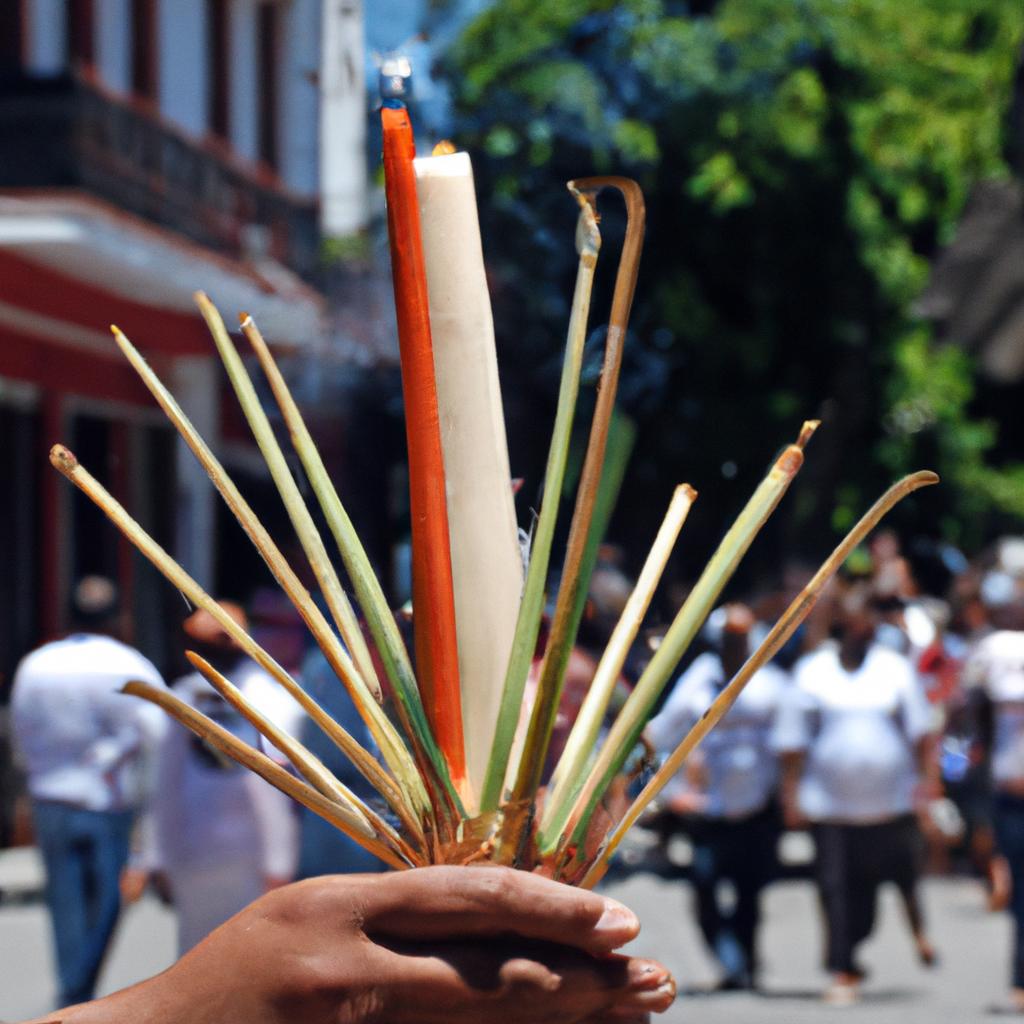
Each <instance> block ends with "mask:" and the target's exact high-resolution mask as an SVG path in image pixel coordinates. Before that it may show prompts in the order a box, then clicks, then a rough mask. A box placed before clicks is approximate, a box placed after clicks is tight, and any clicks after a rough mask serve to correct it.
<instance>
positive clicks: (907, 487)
mask: <svg viewBox="0 0 1024 1024" xmlns="http://www.w3.org/2000/svg"><path fill="white" fill-rule="evenodd" d="M938 482H939V478H938V476H936V475H935V474H934V473H932V472H929V471H927V470H924V471H922V472H918V473H913V474H911V475H910V476H906V477H904V478H903V479H902V480H900V481H899V482H898V483H896V484H894V485H893V486H892V487H890V488H889V489H888V490H887V491H886V492H885V494H883V495H882V497H881V498H879V499H878V501H876V502H875V503H874V505H872V506H871V508H870V509H869V510H868V511H867V512H866V513H865V514H864V515H863V516H862V517H861V519H860V521H859V522H858V523H857V525H856V526H854V528H853V529H852V530H851V531H850V532H849V533H848V534H847V535H846V537H844V538H843V540H842V542H841V543H840V544H839V546H838V547H836V548H835V550H834V551H833V552H832V554H831V555H829V557H828V558H827V559H826V561H825V562H824V563H823V564H822V566H821V568H820V569H819V570H818V571H817V572H816V573H815V574H814V576H813V577H812V579H811V580H810V581H809V582H808V584H807V585H806V586H805V587H804V588H803V590H802V591H801V592H800V593H799V594H798V595H797V596H796V598H794V600H793V601H792V602H791V603H790V605H789V607H788V608H786V610H785V612H783V614H782V616H781V617H780V618H779V620H778V622H776V623H775V625H774V626H773V627H772V628H771V630H770V631H769V633H768V635H767V636H766V637H765V638H764V640H762V641H761V644H760V645H759V646H758V648H757V650H756V651H755V652H754V653H753V654H752V655H751V656H750V657H749V658H748V659H747V661H746V662H745V663H744V665H743V667H742V668H741V669H740V670H739V672H737V673H736V675H735V676H734V677H733V679H732V681H731V682H730V683H729V685H728V686H727V687H726V688H725V689H724V690H723V691H722V692H721V693H720V694H719V695H718V697H717V698H716V699H715V700H714V702H713V703H712V704H711V706H710V707H709V708H708V709H707V711H705V712H704V714H703V715H702V716H701V719H700V721H699V722H698V723H697V724H696V725H695V726H694V727H693V728H692V729H691V730H690V731H689V732H688V733H687V735H686V737H685V738H684V739H683V740H682V742H681V743H680V744H679V746H677V747H676V748H675V750H674V751H672V753H671V754H670V755H669V756H668V757H667V758H666V759H665V761H664V763H663V764H662V765H661V767H660V768H659V769H658V771H657V772H656V773H655V775H654V777H653V778H652V779H651V780H650V782H648V783H647V785H646V786H644V788H643V790H642V791H641V793H640V795H639V796H638V797H637V798H636V800H634V801H633V803H632V805H631V806H630V808H629V810H628V811H627V812H626V814H625V815H624V816H623V818H622V820H621V821H620V822H619V823H618V824H617V825H616V827H615V829H614V830H613V831H612V832H611V833H610V834H609V835H608V837H607V838H606V839H605V841H604V844H603V845H602V849H601V852H600V854H599V855H598V857H597V859H596V860H595V861H594V863H593V864H592V865H591V866H590V868H589V869H588V871H587V873H586V875H584V877H583V880H582V882H581V883H580V884H581V885H583V886H584V887H585V888H592V887H593V886H594V885H596V884H597V882H598V881H600V879H601V877H602V876H603V875H604V873H605V871H606V870H607V867H608V863H609V861H610V860H611V858H612V857H613V856H614V854H615V851H616V850H617V849H618V847H619V844H620V843H621V842H622V840H623V838H624V837H625V835H626V833H627V832H628V831H629V830H630V829H631V828H632V827H633V825H635V824H636V822H637V820H638V819H639V818H640V815H641V814H643V812H644V811H645V810H646V809H647V807H648V805H649V804H650V803H651V801H652V800H653V799H654V798H655V797H656V796H657V795H658V794H659V793H660V792H661V790H662V789H663V788H664V787H665V785H666V784H667V783H668V782H669V781H670V780H671V779H672V778H673V777H674V776H675V775H676V773H677V772H678V771H679V769H680V768H681V767H682V765H683V762H684V761H685V760H686V758H687V757H689V756H690V754H691V753H692V752H693V750H694V748H695V747H696V746H697V744H698V743H700V742H701V740H703V739H704V737H705V736H706V735H707V734H708V733H709V732H710V731H711V730H712V729H713V728H714V727H715V726H716V725H717V724H718V723H719V722H720V721H721V720H722V718H723V716H724V715H725V714H726V712H728V710H729V708H731V707H732V706H733V704H734V703H735V702H736V699H737V698H738V697H739V695H740V693H741V692H742V691H743V688H744V687H745V686H746V685H747V683H748V682H750V680H751V679H752V678H753V676H754V675H755V674H756V673H757V672H758V671H759V670H760V669H761V668H762V667H763V666H764V665H765V664H766V663H767V662H768V661H770V660H771V659H772V658H774V657H775V655H776V654H778V653H779V651H780V650H781V649H782V647H783V645H784V644H785V643H786V642H787V641H788V640H789V638H790V637H791V636H792V635H793V634H794V633H795V632H796V630H797V628H798V627H799V626H800V624H801V623H802V622H803V621H804V619H806V618H807V616H808V614H809V613H810V611H811V609H812V608H813V607H814V605H815V604H816V603H817V600H818V598H819V596H820V595H821V592H822V590H823V589H824V587H825V585H826V584H827V583H828V582H829V581H830V580H831V579H832V577H833V576H834V575H835V574H836V573H837V572H838V571H839V569H840V568H841V567H842V565H843V563H844V562H845V561H846V559H847V558H849V556H850V553H851V552H852V551H853V550H854V549H855V548H856V547H857V545H859V544H860V543H861V542H862V541H863V540H864V538H865V537H866V536H867V535H868V534H869V533H870V532H871V531H872V530H873V529H874V528H875V526H877V525H878V523H879V521H880V520H881V519H882V518H883V517H884V516H885V515H887V514H888V512H889V511H890V509H892V507H893V506H894V505H896V504H897V503H898V502H900V501H902V500H903V499H904V498H905V497H906V496H907V495H909V494H912V493H913V492H914V491H916V490H918V489H919V488H921V487H928V486H930V485H931V484H937V483H938Z"/></svg>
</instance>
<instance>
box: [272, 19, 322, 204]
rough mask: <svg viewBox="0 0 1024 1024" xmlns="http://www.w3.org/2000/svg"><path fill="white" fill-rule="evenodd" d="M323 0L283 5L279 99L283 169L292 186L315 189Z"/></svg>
mask: <svg viewBox="0 0 1024 1024" xmlns="http://www.w3.org/2000/svg"><path fill="white" fill-rule="evenodd" d="M321 6H322V4H321V0H292V2H291V3H289V4H286V5H285V6H284V8H283V13H284V17H283V19H282V20H283V31H282V37H283V38H282V39H281V69H280V74H281V77H280V92H279V97H280V99H279V103H280V110H279V111H278V116H279V119H280V120H279V122H278V124H279V128H278V131H279V139H280V143H281V146H280V162H281V167H280V174H281V178H282V179H283V180H284V182H285V184H286V185H287V186H288V188H289V189H291V191H293V192H296V193H298V194H299V195H308V196H312V195H315V194H316V190H317V164H318V147H319V139H320V130H319V117H318V110H319V89H318V85H317V81H318V78H319V73H320V31H321V17H320V8H321Z"/></svg>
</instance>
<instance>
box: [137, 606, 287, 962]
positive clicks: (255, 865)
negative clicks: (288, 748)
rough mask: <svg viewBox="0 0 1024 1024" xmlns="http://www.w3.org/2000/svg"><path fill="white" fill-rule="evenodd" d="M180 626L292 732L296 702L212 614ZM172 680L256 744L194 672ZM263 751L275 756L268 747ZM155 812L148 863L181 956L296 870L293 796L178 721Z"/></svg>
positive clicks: (239, 614)
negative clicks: (169, 910)
mask: <svg viewBox="0 0 1024 1024" xmlns="http://www.w3.org/2000/svg"><path fill="white" fill-rule="evenodd" d="M221 607H222V608H224V609H225V610H226V611H227V612H228V613H229V614H230V615H231V616H232V618H234V619H235V621H237V622H238V623H239V624H240V625H242V626H243V628H244V627H245V625H246V617H245V613H244V612H243V610H242V609H241V608H240V607H239V606H238V605H236V604H233V603H231V602H221ZM184 630H185V634H186V642H187V645H188V647H189V649H191V650H195V651H196V653H198V654H200V655H202V657H204V658H205V659H206V660H207V661H209V662H210V663H211V664H213V666H214V667H215V668H216V669H217V670H218V671H220V672H221V673H222V674H223V675H224V676H226V677H227V678H228V679H230V680H231V682H233V683H234V684H235V686H237V687H238V689H239V690H241V691H242V694H243V695H244V696H245V697H246V698H247V699H248V700H249V702H250V703H252V704H253V705H255V706H256V708H257V709H258V710H259V711H261V712H262V713H263V714H264V715H265V716H266V717H267V718H269V719H270V720H271V721H273V722H274V723H275V724H277V725H278V726H279V727H281V728H282V729H284V730H285V731H286V732H288V733H290V734H291V735H293V736H294V735H297V734H298V730H299V727H300V725H301V722H302V718H303V713H302V710H301V708H299V706H298V705H297V704H296V703H295V701H294V700H293V699H292V698H291V696H289V695H288V694H287V693H285V692H284V691H283V690H282V689H281V687H280V686H279V685H278V684H277V683H276V682H275V681H274V680H273V679H272V678H271V677H270V676H268V675H267V673H265V672H264V671H263V669H261V668H260V667H259V666H258V665H256V663H255V662H253V661H251V660H250V659H249V658H248V657H246V656H244V655H243V654H242V653H241V652H240V651H239V650H238V649H237V647H236V646H235V645H234V641H232V640H231V638H230V637H229V636H228V635H227V634H226V633H225V632H224V630H223V629H222V627H221V626H220V625H219V624H218V623H217V622H216V620H214V618H213V617H212V616H211V615H209V613H207V612H205V611H201V610H200V611H197V612H195V613H194V614H192V615H191V616H190V617H189V618H188V619H186V620H185V623H184ZM172 688H173V690H174V692H175V693H176V694H177V695H178V696H179V697H181V698H182V699H183V700H184V701H186V702H187V703H189V704H191V705H192V706H193V707H195V708H197V709H198V710H200V711H202V712H203V713H204V714H206V715H208V716H209V717H210V718H213V719H214V720H215V721H217V722H219V723H220V724H221V725H222V726H224V727H225V728H226V729H229V730H230V731H231V732H233V733H234V734H235V735H236V736H238V737H239V738H240V739H243V740H244V741H245V742H247V743H249V744H250V745H252V746H255V747H257V748H259V747H260V744H261V742H262V741H261V738H260V736H259V734H258V733H257V732H256V730H255V728H254V727H253V726H252V725H250V724H249V722H248V721H246V719H245V718H243V717H242V716H241V715H240V714H239V713H238V712H236V711H235V710H234V709H233V708H232V707H231V706H230V705H229V704H228V703H227V702H226V701H224V700H223V699H222V698H221V697H220V696H219V695H218V694H217V692H216V691H215V690H214V689H213V688H212V687H211V686H210V685H209V684H208V683H207V682H206V680H205V679H204V678H203V677H202V676H201V675H200V674H199V673H198V672H193V673H190V674H189V675H186V676H184V677H182V678H181V679H179V680H177V681H176V682H175V683H174V684H173V687H172ZM265 752H266V753H268V754H271V755H272V756H275V755H276V756H279V755H277V752H276V751H275V750H274V749H273V748H269V749H267V750H265ZM154 820H155V830H154V839H155V843H154V845H153V847H152V848H151V850H150V851H149V854H148V857H147V861H148V863H147V866H148V868H149V869H150V870H151V871H152V873H153V875H154V881H155V883H156V887H157V888H158V890H159V891H160V892H161V894H162V895H163V896H164V897H165V898H166V899H168V900H169V901H170V902H172V903H173V904H174V907H175V910H176V912H177V918H178V952H179V955H183V954H184V953H186V952H188V950H190V949H192V947H193V946H195V945H196V944H197V943H198V942H200V941H201V940H202V939H203V938H205V937H206V936H207V935H208V934H209V933H210V932H211V931H213V929H214V928H216V927H217V926H218V925H220V924H223V922H225V921H226V920H227V919H228V918H229V917H232V916H233V915H234V914H236V913H238V911H240V910H241V909H242V908H243V907H245V906H247V905H248V904H249V903H251V902H252V901H253V900H255V899H257V898H258V897H259V896H260V895H262V893H264V892H266V891H268V890H270V889H273V888H276V887H277V886H280V885H283V884H285V883H286V882H289V881H291V879H292V877H293V875H294V871H295V861H296V858H297V852H298V819H297V817H296V813H295V807H294V805H293V804H292V802H291V800H290V799H289V798H288V797H287V796H285V795H284V794H283V793H280V792H279V791H278V790H276V789H274V788H273V787H271V786H270V785H268V784H267V783H266V782H264V781H263V780H262V779H260V778H258V777H257V776H256V775H253V774H252V773H251V772H249V771H247V770H246V769H245V768H242V767H241V766H239V765H237V764H236V763H235V762H234V761H228V760H226V759H224V758H222V757H221V756H220V755H219V754H217V753H216V752H214V751H213V750H212V749H211V748H209V747H208V746H206V745H205V744H204V743H203V742H202V741H201V740H200V739H198V738H197V737H195V736H193V734H192V733H190V732H188V730H186V729H184V728H183V727H181V726H179V725H177V724H172V725H171V727H170V728H168V730H167V731H166V733H165V735H164V739H163V742H162V744H161V749H160V758H159V771H158V787H157V795H156V799H155V803H154Z"/></svg>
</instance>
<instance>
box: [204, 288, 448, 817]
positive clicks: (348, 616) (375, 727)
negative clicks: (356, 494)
mask: <svg viewBox="0 0 1024 1024" xmlns="http://www.w3.org/2000/svg"><path fill="white" fill-rule="evenodd" d="M195 299H196V302H197V304H198V306H199V309H200V312H201V313H202V315H203V319H204V320H206V324H207V326H208V327H209V329H210V333H211V335H212V336H213V340H214V343H215V344H216V346H217V351H218V352H219V353H220V357H221V360H222V361H223V363H224V367H225V369H226V370H227V373H228V377H229V378H230V380H231V385H232V387H233V388H234V390H235V394H236V395H237V397H238V401H239V404H240V405H241V406H242V411H243V412H244V414H245V418H246V420H248V422H249V426H250V428H251V429H252V432H253V436H254V437H255V438H256V443H257V444H258V445H259V448H260V451H261V452H262V453H263V457H264V459H265V460H266V463H267V468H268V469H269V470H270V475H271V477H273V480H274V483H275V484H276V485H277V489H278V492H279V493H280V495H281V499H282V500H283V502H284V505H285V508H286V509H287V511H288V517H289V518H290V519H291V521H292V525H293V526H294V527H295V532H296V533H297V534H298V537H299V541H300V543H301V544H302V547H303V550H304V551H305V552H306V557H307V558H308V559H309V564H310V566H311V568H312V569H313V573H314V574H315V576H316V578H317V582H318V583H319V584H320V587H321V589H322V590H323V593H324V598H325V600H326V601H327V605H328V607H329V608H330V610H331V614H332V615H333V616H334V620H335V622H336V623H337V625H338V628H339V630H340V631H341V636H342V639H343V640H344V641H345V644H346V645H347V647H348V650H349V651H351V652H352V655H353V659H354V660H355V662H356V664H358V666H359V667H358V669H357V668H356V665H355V664H352V659H349V658H348V655H347V654H346V655H345V659H344V661H343V662H342V665H343V667H344V671H343V673H342V677H341V678H342V682H344V683H345V686H346V688H347V689H348V690H349V693H350V694H351V695H352V698H353V700H355V701H356V707H357V708H358V709H359V710H360V712H364V711H365V712H366V714H367V716H368V717H367V718H366V724H367V726H368V728H369V729H370V732H371V734H372V735H373V738H374V740H375V741H376V743H377V745H378V747H379V748H380V752H381V756H382V757H383V758H384V760H385V762H386V763H387V765H388V767H390V768H391V770H392V772H394V774H395V777H396V779H398V781H399V783H400V784H401V785H402V786H403V788H406V789H408V791H409V793H410V795H411V796H413V797H414V798H415V800H416V805H417V808H418V809H419V810H421V811H424V812H425V811H426V808H427V807H428V806H429V799H428V796H427V792H426V788H425V787H424V784H423V779H422V777H421V775H420V773H419V771H418V770H417V768H416V765H415V762H414V761H413V759H412V756H411V755H410V753H409V750H408V748H407V747H406V746H405V744H404V743H403V741H402V739H401V737H400V736H399V734H398V732H397V730H396V729H395V727H394V726H393V725H392V724H391V721H390V719H389V718H388V717H387V715H386V714H385V713H384V711H383V709H382V708H381V706H380V704H379V703H378V701H380V700H381V699H382V694H381V691H380V688H379V684H377V676H376V672H375V671H374V669H373V662H372V659H371V658H370V652H369V648H368V647H367V646H366V641H365V639H364V638H363V634H362V631H361V630H360V628H359V623H358V622H357V621H356V617H355V613H354V612H353V610H352V606H351V605H350V604H349V601H348V598H347V597H346V596H345V592H344V590H343V589H342V587H341V582H340V581H339V579H338V576H337V574H336V573H335V571H334V567H333V566H332V565H331V561H330V559H329V558H328V556H327V550H326V548H325V547H324V544H323V540H322V539H321V537H320V533H319V531H318V530H317V528H316V524H315V523H314V522H313V518H312V516H311V515H310V514H309V509H307V508H306V503H305V502H304V501H303V499H302V495H301V493H300V492H299V488H298V486H297V485H296V483H295V479H294V478H293V477H292V473H291V470H290V469H289V468H288V463H287V461H286V460H285V457H284V452H283V451H282V450H281V446H280V445H279V444H278V443H277V438H276V437H275V436H274V430H273V427H272V426H271V425H270V421H269V420H268V419H267V416H266V413H265V412H264V411H263V407H262V406H261V405H260V401H259V397H258V396H257V394H256V390H255V388H254V387H253V385H252V381H251V380H250V379H249V374H248V373H247V372H246V369H245V366H244V364H243V363H242V358H241V356H240V355H239V354H238V351H237V349H236V348H235V345H234V342H232V340H231V337H230V335H229V334H228V332H227V328H226V327H225V326H224V321H223V320H222V319H221V316H220V314H219V313H218V312H217V309H216V308H215V307H214V305H213V303H212V302H210V300H209V298H207V296H206V295H204V294H203V293H202V292H197V293H196V295H195ZM367 673H369V674H367ZM371 682H372V683H374V684H375V685H376V689H371V686H370V683H371ZM364 693H365V694H368V695H369V696H371V697H373V698H375V699H374V700H369V701H367V700H359V699H358V697H357V695H360V694H364Z"/></svg>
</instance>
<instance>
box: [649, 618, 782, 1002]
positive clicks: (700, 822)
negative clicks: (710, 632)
mask: <svg viewBox="0 0 1024 1024" xmlns="http://www.w3.org/2000/svg"><path fill="white" fill-rule="evenodd" d="M716 618H720V619H721V620H722V621H721V622H720V623H715V622H714V620H715V619H716ZM712 623H713V624H714V625H717V627H718V628H717V629H715V631H714V632H715V633H716V634H717V640H718V642H717V644H716V647H717V650H716V651H709V652H707V653H705V654H701V655H700V656H699V657H698V658H697V659H696V660H695V661H694V662H693V664H692V665H690V667H689V668H688V669H687V670H686V671H685V672H684V673H683V674H682V675H681V676H680V677H679V680H678V682H677V683H676V684H675V687H674V689H673V690H672V693H671V694H670V695H669V698H668V700H667V701H666V702H665V705H664V707H663V708H662V710H661V711H660V713H659V714H658V715H657V716H656V717H655V718H653V719H652V720H651V722H650V723H649V725H648V726H647V736H648V739H649V740H650V741H651V743H652V744H653V745H654V747H655V748H656V750H657V751H658V753H659V754H662V755H667V754H669V753H671V751H672V750H673V749H675V747H676V746H677V744H678V743H679V741H680V740H681V739H682V738H683V736H685V735H686V733H687V732H688V731H689V730H690V729H691V728H692V727H693V726H694V725H695V724H696V723H697V722H698V721H699V720H700V718H701V716H702V715H703V714H704V712H705V711H706V710H707V708H708V707H709V706H710V705H711V703H712V701H714V699H715V698H716V697H717V696H718V695H719V693H721V691H722V689H723V688H724V687H725V685H726V684H727V683H728V682H729V680H730V679H731V678H732V677H733V676H734V675H735V673H736V672H737V671H738V670H739V668H740V667H741V666H742V664H743V662H744V661H746V659H747V657H748V656H749V654H750V642H749V636H750V630H751V628H752V627H753V625H754V616H753V613H752V612H751V611H750V609H749V608H747V607H746V606H745V605H741V604H733V605H728V606H726V607H725V608H721V609H718V610H717V611H716V612H715V613H713V615H712ZM787 685H788V680H787V677H786V674H785V673H784V672H783V671H782V670H781V669H778V668H776V667H775V666H773V665H766V666H765V667H764V668H763V669H761V670H760V671H759V672H758V673H757V674H756V675H755V676H754V677H753V678H752V679H751V680H750V682H749V683H748V684H747V686H746V688H745V689H744V690H743V692H742V693H741V694H740V697H739V699H738V700H737V701H736V703H735V704H734V705H733V706H732V708H731V709H730V710H729V713H728V714H727V715H726V716H725V718H724V719H723V720H722V721H721V722H720V723H719V724H718V726H717V727H716V728H715V729H714V730H712V732H711V733H710V734H709V735H708V736H707V737H705V739H704V742H703V744H702V745H701V746H700V748H698V750H697V751H696V752H695V753H694V755H693V756H692V757H691V758H690V759H689V760H688V762H687V764H686V765H685V766H684V768H683V770H682V771H681V772H680V774H679V775H678V776H677V778H676V779H675V780H673V783H672V784H671V786H672V788H671V789H670V791H669V794H668V801H669V810H670V811H671V812H674V813H675V814H679V815H684V816H685V819H686V823H687V827H686V830H687V831H688V832H689V834H690V837H691V839H692V841H693V860H692V863H691V868H690V879H691V881H692V883H693V886H694V891H695V895H696V900H697V921H698V924H699V925H700V929H701V932H702V934H703V936H704V940H705V942H706V943H707V945H708V948H709V949H710V950H711V951H712V952H713V953H714V954H715V956H716V957H717V959H718V961H719V963H720V965H721V968H722V973H723V976H722V979H721V981H720V982H719V988H721V989H724V990H729V989H748V988H752V987H753V986H754V982H755V975H756V970H757V951H756V936H757V928H758V921H759V918H760V906H759V905H760V896H761V891H762V889H763V888H764V886H765V885H766V884H767V882H768V881H770V879H771V876H772V873H773V870H774V866H775V863H776V844H777V842H778V835H779V823H778V813H777V809H776V804H775V792H776V785H777V782H778V757H777V755H776V753H775V751H774V749H773V747H772V735H773V730H774V728H775V717H776V714H777V712H778V709H779V706H780V703H781V701H782V698H783V694H784V691H785V689H786V687H787ZM722 882H730V883H731V885H732V890H733V894H734V899H732V900H730V901H724V900H723V898H722V897H723V887H722V884H721V883H722Z"/></svg>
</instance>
